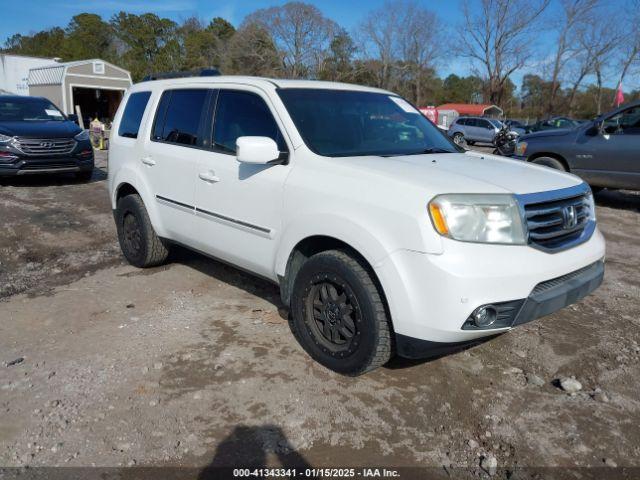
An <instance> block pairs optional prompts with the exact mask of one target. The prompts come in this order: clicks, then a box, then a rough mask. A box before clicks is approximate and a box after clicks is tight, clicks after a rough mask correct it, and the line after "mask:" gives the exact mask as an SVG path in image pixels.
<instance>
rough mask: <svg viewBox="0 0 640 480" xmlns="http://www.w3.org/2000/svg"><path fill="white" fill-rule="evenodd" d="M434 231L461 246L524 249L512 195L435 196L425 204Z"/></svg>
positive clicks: (520, 226)
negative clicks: (500, 246) (487, 244)
mask: <svg viewBox="0 0 640 480" xmlns="http://www.w3.org/2000/svg"><path fill="white" fill-rule="evenodd" d="M429 214H430V215H431V221H432V222H433V226H434V227H435V229H436V231H437V232H438V233H439V234H440V235H443V236H445V237H449V238H452V239H454V240H460V241H462V242H477V243H506V244H512V245H524V244H525V243H526V242H525V232H524V228H523V225H522V219H521V216H520V210H519V208H518V204H517V202H516V200H515V198H513V196H512V195H501V194H488V195H481V194H450V195H438V196H437V197H435V198H434V199H433V200H431V202H429Z"/></svg>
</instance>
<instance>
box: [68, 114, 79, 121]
mask: <svg viewBox="0 0 640 480" xmlns="http://www.w3.org/2000/svg"><path fill="white" fill-rule="evenodd" d="M67 118H68V119H69V120H71V121H72V122H75V123H78V115H76V114H75V113H70V114H69V115H67Z"/></svg>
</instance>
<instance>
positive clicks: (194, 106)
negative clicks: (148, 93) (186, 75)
mask: <svg viewBox="0 0 640 480" xmlns="http://www.w3.org/2000/svg"><path fill="white" fill-rule="evenodd" d="M208 94H209V90H206V89H183V90H167V91H166V92H164V93H163V94H162V98H161V99H160V104H159V105H158V112H157V113H156V122H155V125H154V127H153V139H154V140H161V141H163V142H169V143H177V144H179V145H200V144H201V141H202V125H203V121H202V120H203V114H204V112H205V110H206V107H207V98H208V97H207V96H208Z"/></svg>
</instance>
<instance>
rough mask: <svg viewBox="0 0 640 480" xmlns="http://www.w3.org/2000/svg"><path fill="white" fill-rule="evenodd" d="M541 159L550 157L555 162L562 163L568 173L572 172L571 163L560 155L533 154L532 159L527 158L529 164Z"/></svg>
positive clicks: (549, 153) (551, 153) (550, 153)
mask: <svg viewBox="0 0 640 480" xmlns="http://www.w3.org/2000/svg"><path fill="white" fill-rule="evenodd" d="M540 157H549V158H553V159H555V160H558V161H559V162H560V163H562V165H563V166H564V168H565V169H566V171H567V172H570V171H571V168H570V167H569V162H567V159H566V158H564V157H563V156H562V155H560V154H558V153H553V152H536V153H534V154H532V155H531V156H530V157H528V158H527V162H533V161H534V160H535V159H537V158H540Z"/></svg>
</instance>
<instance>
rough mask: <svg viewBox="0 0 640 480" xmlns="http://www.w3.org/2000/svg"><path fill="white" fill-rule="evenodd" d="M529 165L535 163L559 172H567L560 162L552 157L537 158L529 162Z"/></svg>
mask: <svg viewBox="0 0 640 480" xmlns="http://www.w3.org/2000/svg"><path fill="white" fill-rule="evenodd" d="M531 163H535V164H536V165H544V166H545V167H549V168H555V169H556V170H561V171H563V172H566V171H567V169H566V168H565V166H564V165H563V164H562V162H561V161H560V160H558V159H556V158H552V157H538V158H536V159H534V160H531Z"/></svg>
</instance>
